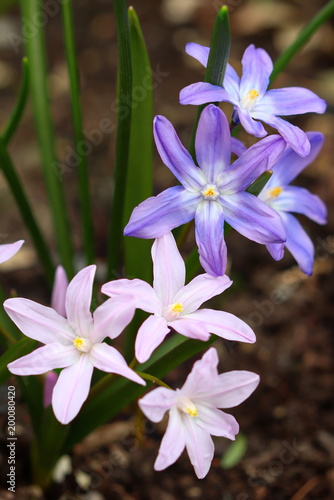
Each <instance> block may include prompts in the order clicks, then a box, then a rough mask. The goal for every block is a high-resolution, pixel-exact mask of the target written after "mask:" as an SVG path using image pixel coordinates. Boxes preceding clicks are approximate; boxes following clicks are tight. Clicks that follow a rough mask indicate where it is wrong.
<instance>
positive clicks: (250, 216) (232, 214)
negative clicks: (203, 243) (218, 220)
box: [222, 192, 286, 244]
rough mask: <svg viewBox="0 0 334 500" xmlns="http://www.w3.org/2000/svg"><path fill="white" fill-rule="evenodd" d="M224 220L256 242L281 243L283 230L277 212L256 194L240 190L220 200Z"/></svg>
mask: <svg viewBox="0 0 334 500" xmlns="http://www.w3.org/2000/svg"><path fill="white" fill-rule="evenodd" d="M222 204H224V213H225V219H226V222H228V223H229V224H230V225H231V226H232V227H234V229H235V230H236V231H238V232H239V233H241V234H242V235H243V236H245V237H246V238H249V239H250V240H252V241H256V242H257V243H263V244H267V243H283V242H284V241H285V240H286V236H285V231H284V228H283V225H282V221H281V218H280V216H279V214H278V213H277V212H276V211H275V210H273V209H272V208H270V207H269V206H268V205H266V204H265V203H264V202H263V201H261V200H259V199H258V198H257V197H256V196H254V195H252V194H250V193H247V192H240V193H236V194H231V195H229V196H225V197H224V199H223V200H222Z"/></svg>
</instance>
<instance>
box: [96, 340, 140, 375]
mask: <svg viewBox="0 0 334 500" xmlns="http://www.w3.org/2000/svg"><path fill="white" fill-rule="evenodd" d="M89 358H90V361H91V363H92V364H93V365H94V366H95V367H96V368H98V369H99V370H102V371H103V372H107V373H116V374H117V375H121V376H122V377H125V378H128V379H129V380H132V382H136V383H137V384H140V385H146V382H145V381H144V380H143V379H142V378H141V377H140V376H139V375H138V374H137V373H136V372H135V371H133V370H131V368H129V367H128V365H127V364H126V361H125V359H124V358H123V356H122V355H121V354H120V353H119V352H118V351H117V350H116V349H115V348H114V347H111V346H110V345H108V344H106V343H104V342H103V343H100V344H95V345H94V346H93V347H92V349H91V351H90V353H89Z"/></svg>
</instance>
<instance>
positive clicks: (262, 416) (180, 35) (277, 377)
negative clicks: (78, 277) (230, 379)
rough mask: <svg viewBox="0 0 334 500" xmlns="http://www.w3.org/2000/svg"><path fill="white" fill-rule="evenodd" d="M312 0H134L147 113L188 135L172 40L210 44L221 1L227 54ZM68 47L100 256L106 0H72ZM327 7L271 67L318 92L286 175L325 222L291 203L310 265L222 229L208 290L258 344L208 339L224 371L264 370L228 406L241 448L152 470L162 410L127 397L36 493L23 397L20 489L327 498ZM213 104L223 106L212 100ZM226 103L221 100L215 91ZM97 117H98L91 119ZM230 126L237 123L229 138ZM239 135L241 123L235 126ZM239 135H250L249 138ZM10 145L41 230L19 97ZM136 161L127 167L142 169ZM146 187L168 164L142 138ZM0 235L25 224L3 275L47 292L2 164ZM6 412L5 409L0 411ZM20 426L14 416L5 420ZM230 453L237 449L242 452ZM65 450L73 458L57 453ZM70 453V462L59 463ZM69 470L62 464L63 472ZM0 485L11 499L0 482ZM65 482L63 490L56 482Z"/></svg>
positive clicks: (6, 42) (30, 494)
mask: <svg viewBox="0 0 334 500" xmlns="http://www.w3.org/2000/svg"><path fill="white" fill-rule="evenodd" d="M51 3H52V4H53V5H54V10H53V13H51V14H50V15H49V16H48V23H47V26H46V33H47V53H48V65H49V86H50V98H51V103H52V110H53V118H54V122H55V126H56V132H57V150H58V158H59V162H60V164H61V165H62V166H63V168H62V175H63V182H64V186H65V189H66V194H67V201H68V206H69V209H70V217H71V224H72V229H73V237H74V243H75V247H76V251H77V255H78V262H80V255H81V241H80V229H79V224H78V213H79V212H78V211H79V203H78V194H77V192H76V176H75V174H74V169H75V167H74V166H73V165H74V163H75V158H74V154H75V152H74V149H73V146H72V125H71V118H70V114H69V86H68V79H67V69H66V61H65V55H64V48H63V42H62V23H61V16H60V12H59V3H60V0H52V1H51V2H50V1H49V2H47V1H46V2H45V8H47V6H48V5H49V6H50V4H51ZM325 3H326V2H323V1H313V2H308V1H306V0H304V1H302V0H300V1H298V0H295V1H293V0H291V1H283V0H280V1H272V0H261V1H259V0H248V1H247V0H244V1H243V0H231V1H229V2H221V1H220V0H155V1H149V0H140V1H139V0H134V1H133V2H132V5H133V6H134V7H135V9H136V11H137V14H138V16H139V19H140V21H141V25H142V29H143V33H144V36H145V39H146V43H147V47H148V52H149V55H150V58H151V64H152V69H153V75H154V82H155V114H162V115H164V116H166V117H167V118H168V119H169V120H170V121H172V123H173V124H174V126H175V128H176V130H177V131H178V133H179V136H180V138H181V140H182V141H183V143H184V144H185V145H186V146H187V144H189V141H190V135H191V130H192V127H193V122H194V119H195V116H196V108H195V107H193V106H181V105H180V104H179V102H178V94H179V91H180V90H181V89H182V88H183V87H185V86H186V85H189V84H190V83H194V82H198V81H201V80H202V79H203V74H204V72H203V68H202V67H201V66H200V64H199V63H197V61H195V60H193V59H192V58H190V57H189V56H187V55H186V54H185V52H184V47H185V44H186V43H188V42H198V43H202V44H204V45H209V43H210V37H211V32H212V28H213V24H214V20H215V16H216V13H217V11H218V9H219V7H221V6H222V5H223V4H226V5H228V6H229V11H230V22H231V32H232V47H231V57H230V62H231V63H232V64H233V66H234V67H235V68H236V69H237V70H239V69H240V59H241V57H242V54H243V52H244V50H245V48H246V47H247V46H248V45H249V44H250V43H254V44H255V45H256V46H258V47H263V48H264V49H266V50H267V51H268V52H269V54H270V56H271V57H272V58H273V60H275V59H276V58H277V56H278V55H279V54H280V53H281V52H282V51H283V50H284V49H285V48H286V47H288V45H289V44H290V43H291V42H292V41H293V40H294V39H295V37H296V35H297V34H298V32H299V31H300V29H301V28H302V27H303V26H304V25H305V24H306V23H308V22H309V21H310V20H311V19H312V17H313V16H314V15H315V14H316V13H317V12H318V11H319V9H320V8H321V7H322V6H323V5H325ZM73 5H74V12H75V22H76V36H77V49H78V63H79V69H80V79H81V92H82V106H83V115H84V127H85V135H86V138H87V139H88V141H89V143H90V148H89V149H88V151H87V157H88V164H89V172H90V181H91V194H92V204H93V210H94V226H95V246H96V252H97V256H98V258H99V260H100V262H101V263H103V260H104V258H105V245H106V233H105V228H106V227H107V222H108V217H109V205H110V193H111V189H112V180H111V172H112V169H113V162H114V144H115V128H114V125H115V123H116V113H115V110H116V103H115V98H116V89H115V82H116V69H117V45H116V33H115V21H114V15H113V9H112V2H111V0H95V1H94V2H93V1H89V0H74V1H73ZM333 23H334V21H333V19H331V20H330V21H327V22H326V23H325V24H324V25H323V26H322V27H321V28H320V29H319V30H318V32H317V33H316V34H315V35H314V36H313V38H312V39H311V40H310V41H309V43H308V44H307V45H306V46H305V48H304V49H303V50H302V51H301V52H300V53H299V54H298V55H297V56H296V57H295V59H294V60H293V61H292V62H291V63H290V64H289V66H288V67H287V68H286V70H285V71H284V73H283V74H281V75H280V76H279V78H278V79H277V80H276V81H275V85H274V86H275V87H285V86H303V87H307V88H309V89H311V90H313V91H314V92H316V93H317V94H318V95H320V96H321V97H322V98H324V99H326V100H327V102H328V110H327V113H326V114H325V115H316V114H309V115H305V116H298V117H295V118H293V119H292V120H291V121H292V122H293V123H294V124H296V125H298V126H300V127H301V128H303V129H304V130H305V131H308V130H314V131H320V132H322V133H324V134H325V136H326V141H325V145H324V147H323V149H322V151H321V153H320V154H319V156H318V158H317V159H316V161H315V162H314V164H313V165H311V166H310V167H309V168H308V169H306V171H304V173H303V174H302V175H301V176H300V178H299V179H298V184H299V185H303V186H305V187H307V188H308V189H310V190H311V191H312V192H313V193H315V194H318V195H319V196H321V197H322V198H323V200H324V201H325V202H326V204H327V206H328V210H329V221H328V225H326V226H321V227H320V226H317V225H316V224H314V223H312V222H310V221H308V220H306V219H305V218H304V219H303V223H304V227H306V228H307V230H308V232H309V233H310V235H311V237H312V238H313V241H314V244H315V248H316V260H315V267H314V274H313V276H312V277H311V278H306V276H305V275H303V273H301V272H300V271H299V269H298V267H296V266H295V262H294V261H293V259H292V257H291V256H290V255H289V254H288V252H286V255H285V257H284V259H283V260H282V261H280V262H278V263H277V262H274V261H273V260H272V259H271V257H270V256H269V254H268V252H267V251H266V249H265V248H264V247H262V246H260V245H257V244H255V243H252V242H250V241H248V240H246V239H245V238H243V237H242V236H240V235H238V234H236V233H233V232H232V233H231V234H230V235H229V237H228V241H227V243H228V248H229V255H230V260H231V262H230V264H231V277H232V279H233V280H234V287H233V292H230V293H225V294H224V295H223V296H222V297H221V298H219V299H217V300H216V301H214V303H213V305H214V307H216V308H222V309H224V310H226V311H229V312H231V313H234V314H236V315H238V316H239V317H241V318H242V319H244V320H245V321H247V322H248V323H249V324H250V325H251V326H252V327H253V328H254V330H255V332H256V334H257V338H258V341H257V343H256V344H255V345H252V346H249V345H234V346H230V345H229V346H227V345H224V344H223V343H222V342H221V341H219V342H217V343H216V347H217V349H218V350H219V353H220V355H221V360H222V362H221V367H220V368H221V371H227V370H234V369H246V370H251V371H254V372H257V373H259V374H260V376H261V384H260V386H259V388H258V389H257V391H256V392H255V393H254V394H253V395H252V397H251V398H250V399H249V400H248V401H246V402H245V403H243V404H242V405H241V406H240V407H238V408H235V409H233V410H231V413H233V415H235V416H236V418H237V419H238V421H239V423H240V428H241V430H242V432H243V434H244V436H245V437H246V443H245V453H244V454H243V456H242V457H241V458H240V460H239V461H238V463H237V465H235V467H234V468H232V469H226V468H223V467H222V464H221V463H220V461H221V457H222V456H223V455H224V452H225V451H226V449H227V447H228V446H229V444H230V443H229V442H227V440H223V439H217V441H216V457H215V459H214V461H213V466H212V469H211V471H210V472H209V474H208V476H207V477H206V478H205V479H204V480H202V481H199V480H197V479H196V477H195V475H194V473H193V470H192V466H191V464H190V462H189V460H188V457H187V456H186V454H184V455H182V457H181V458H180V459H179V460H178V462H177V463H176V464H174V465H173V466H171V467H170V468H169V469H167V470H166V471H163V472H159V473H158V472H154V471H153V463H154V460H155V456H156V454H157V451H158V447H159V443H160V439H161V436H162V432H163V428H164V424H162V425H161V426H158V427H157V428H156V427H153V426H152V425H150V424H149V423H145V421H143V422H141V423H140V425H139V426H138V425H137V423H136V420H134V419H133V418H132V417H131V414H133V412H132V413H131V412H129V413H125V414H124V418H123V420H121V421H119V422H112V423H109V424H107V425H106V426H105V427H104V428H103V429H102V430H99V431H97V432H95V433H94V434H93V435H91V436H90V437H89V438H87V440H86V441H85V442H84V443H82V444H80V445H78V446H77V447H76V448H75V450H74V453H73V456H72V457H71V458H70V459H67V462H66V460H65V462H64V463H65V465H63V468H61V470H60V473H59V474H60V475H59V477H58V481H59V483H58V484H56V485H55V486H54V487H53V489H52V491H50V492H49V494H48V495H47V496H46V497H44V496H43V494H42V493H41V492H40V491H39V489H38V488H37V487H36V486H32V485H29V484H28V481H27V477H26V472H25V470H26V464H27V460H28V455H27V445H28V444H29V440H30V433H31V430H30V428H29V421H28V417H27V415H26V414H25V411H24V407H23V406H22V407H20V409H21V413H20V417H19V418H20V421H19V422H18V425H19V429H21V430H20V432H21V436H20V437H19V446H20V447H21V455H20V457H21V466H20V471H21V472H20V474H21V477H20V483H21V484H20V488H19V490H18V493H17V495H16V498H18V499H21V498H22V499H28V498H34V499H35V498H36V499H42V498H46V500H52V499H58V498H62V499H67V498H85V499H89V500H104V499H105V500H109V499H112V500H137V499H138V500H156V499H159V500H176V499H177V500H186V499H205V500H211V499H212V500H250V499H252V500H253V499H254V500H262V499H270V500H285V499H290V500H303V499H314V500H319V499H321V500H323V499H324V500H325V499H327V500H330V499H332V498H334V418H333V389H334V375H333V373H334V372H333V354H334V353H333V326H332V325H333V316H334V313H333V298H334V285H333V267H334V261H333V255H334V232H333V230H334V220H333V203H334V201H333V200H334V197H333V188H334V175H333V157H334V120H333V111H334V109H333V104H334V66H333V60H334V31H333ZM20 30H21V22H20V11H19V9H18V6H17V4H16V2H15V1H13V0H2V1H1V4H0V110H1V113H0V128H1V127H2V126H4V124H5V123H6V120H7V118H8V117H9V115H10V113H11V110H12V108H13V106H14V103H15V99H16V95H17V91H18V87H19V82H20V73H21V60H22V57H23V55H24V53H23V45H22V36H21V31H20ZM224 109H225V107H224ZM226 111H227V112H229V113H230V111H231V110H230V108H228V107H226ZM103 120H109V121H108V123H109V125H110V123H111V122H112V125H110V130H108V131H104V132H103V133H102V132H101V123H102V122H103ZM242 137H243V136H242V135H241V138H242ZM244 138H246V136H244ZM246 142H247V144H248V145H249V144H250V139H249V138H248V137H247V138H246ZM10 152H11V155H12V158H13V160H14V163H15V165H16V167H17V169H18V171H19V174H20V177H21V178H22V179H23V182H24V185H25V188H26V190H27V192H28V194H29V197H30V199H31V200H32V203H33V206H34V209H35V213H36V214H37V217H38V219H39V221H40V224H41V226H42V228H43V230H44V232H45V234H46V236H47V239H48V242H49V244H50V245H51V247H53V246H54V241H53V233H52V225H51V217H50V214H49V211H48V206H47V199H46V193H45V186H44V182H43V178H42V175H41V164H40V157H39V151H38V146H37V140H36V133H35V130H34V124H33V117H32V111H31V107H30V106H29V105H28V107H27V110H26V112H25V115H24V118H23V120H22V123H21V126H20V128H19V130H18V132H17V134H16V136H15V138H14V140H13V142H12V144H11V148H10ZM139 175H140V174H139ZM154 179H155V190H156V193H158V192H160V191H161V190H162V189H165V188H166V187H169V186H170V185H172V184H174V183H175V179H174V177H173V176H172V174H171V173H170V172H169V170H168V169H167V167H165V166H164V165H163V164H162V162H161V161H160V159H159V157H158V155H157V153H155V173H154ZM0 209H1V213H2V217H1V226H0V237H1V242H4V243H5V242H10V241H15V240H16V239H21V238H24V239H25V240H26V244H25V245H24V247H23V248H22V250H21V251H20V252H19V253H18V254H17V256H16V257H15V258H13V259H11V260H10V261H9V262H7V263H5V264H3V265H2V266H1V279H2V280H3V281H4V283H5V285H6V286H7V288H8V290H15V291H16V293H17V294H18V295H19V296H28V297H29V298H31V299H33V300H40V301H42V302H44V303H48V300H49V299H48V296H47V295H46V288H45V283H44V280H43V276H42V273H41V270H40V267H39V264H38V261H37V258H36V255H35V253H34V250H33V247H32V245H31V243H30V240H29V236H28V235H27V233H26V230H25V228H24V226H23V224H22V221H21V218H20V215H19V213H18V211H17V209H16V206H15V203H14V201H13V199H12V196H11V193H10V192H9V190H8V188H7V185H6V181H5V179H4V178H3V177H2V176H1V177H0ZM192 362H193V361H191V362H190V361H189V363H188V364H187V366H185V367H182V368H180V369H179V370H176V371H175V372H173V373H172V374H171V375H170V377H169V383H170V384H172V385H173V386H174V387H178V386H180V384H182V383H183V381H184V378H185V376H186V374H187V372H188V370H189V369H190V368H191V366H192ZM2 422H3V425H5V420H4V416H3V415H1V423H2ZM18 432H19V431H18ZM241 455H242V453H241ZM68 460H70V466H69V463H68ZM66 464H67V465H66ZM66 471H67V474H65V472H66ZM2 487H3V488H4V489H3V490H0V498H1V499H2V498H3V499H6V498H7V497H8V498H9V499H10V498H12V497H11V496H8V495H10V494H8V492H7V491H6V489H5V488H6V487H5V484H2ZM66 495H67V496H66Z"/></svg>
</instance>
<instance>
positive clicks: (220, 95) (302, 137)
mask: <svg viewBox="0 0 334 500" xmlns="http://www.w3.org/2000/svg"><path fill="white" fill-rule="evenodd" d="M209 51H210V49H209V47H204V46H202V45H198V44H196V43H189V44H187V46H186V52H187V53H188V54H189V55H191V56H192V57H194V58H195V59H197V60H198V61H200V62H201V63H202V64H203V65H204V66H206V65H207V60H208V56H209ZM242 68H243V71H242V76H241V78H239V76H238V75H237V73H236V71H235V70H234V69H233V68H232V66H231V65H230V64H228V65H227V68H226V73H225V78H224V87H220V86H219V85H212V84H211V83H205V82H200V83H194V84H192V85H189V86H188V87H185V88H184V89H182V90H181V92H180V102H181V104H205V103H208V102H220V101H226V102H230V103H231V104H233V106H234V116H233V118H234V120H235V121H236V122H237V121H240V122H241V124H242V126H243V127H244V129H245V130H246V131H247V132H248V133H249V134H252V135H255V136H256V137H264V136H266V135H267V131H266V130H265V128H264V127H263V125H262V123H261V121H262V122H264V123H267V124H268V125H271V126H272V127H274V128H275V129H277V130H278V131H279V133H280V134H281V135H282V137H283V138H284V139H285V140H286V142H287V143H288V144H289V145H290V146H291V148H292V149H293V150H294V151H296V153H298V154H299V155H301V156H307V155H308V154H309V152H310V143H309V141H308V139H307V136H306V134H305V133H304V132H303V131H302V130H301V129H300V128H298V127H296V126H295V125H292V124H291V123H289V122H287V121H285V120H282V118H279V117H280V116H289V115H299V114H303V113H308V112H314V113H324V112H325V109H326V102H325V101H324V100H323V99H321V98H320V97H318V96H317V95H316V94H314V92H311V91H310V90H308V89H305V88H302V87H289V88H282V89H271V90H267V88H268V85H269V77H270V74H271V73H272V70H273V63H272V60H271V59H270V57H269V55H268V53H267V52H266V51H265V50H263V49H257V48H256V47H255V46H254V45H250V46H249V47H247V49H246V50H245V52H244V55H243V58H242ZM258 120H260V121H258Z"/></svg>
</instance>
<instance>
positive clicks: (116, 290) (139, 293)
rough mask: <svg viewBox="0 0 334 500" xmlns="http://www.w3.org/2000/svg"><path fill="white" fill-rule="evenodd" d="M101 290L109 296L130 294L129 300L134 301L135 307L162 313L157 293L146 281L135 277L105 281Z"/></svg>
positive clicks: (126, 295) (128, 295) (127, 295)
mask: <svg viewBox="0 0 334 500" xmlns="http://www.w3.org/2000/svg"><path fill="white" fill-rule="evenodd" d="M101 292H102V293H104V294H105V295H108V296H109V297H117V296H124V297H130V296H131V300H132V299H133V300H134V301H135V305H136V308H137V309H142V310H143V311H146V312H149V313H153V314H162V305H161V303H160V301H159V299H158V297H157V294H156V293H155V291H154V290H153V288H152V287H151V285H149V284H148V283H146V281H142V280H139V279H137V278H135V279H133V280H128V279H121V280H113V281H109V283H105V285H103V286H102V288H101Z"/></svg>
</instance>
